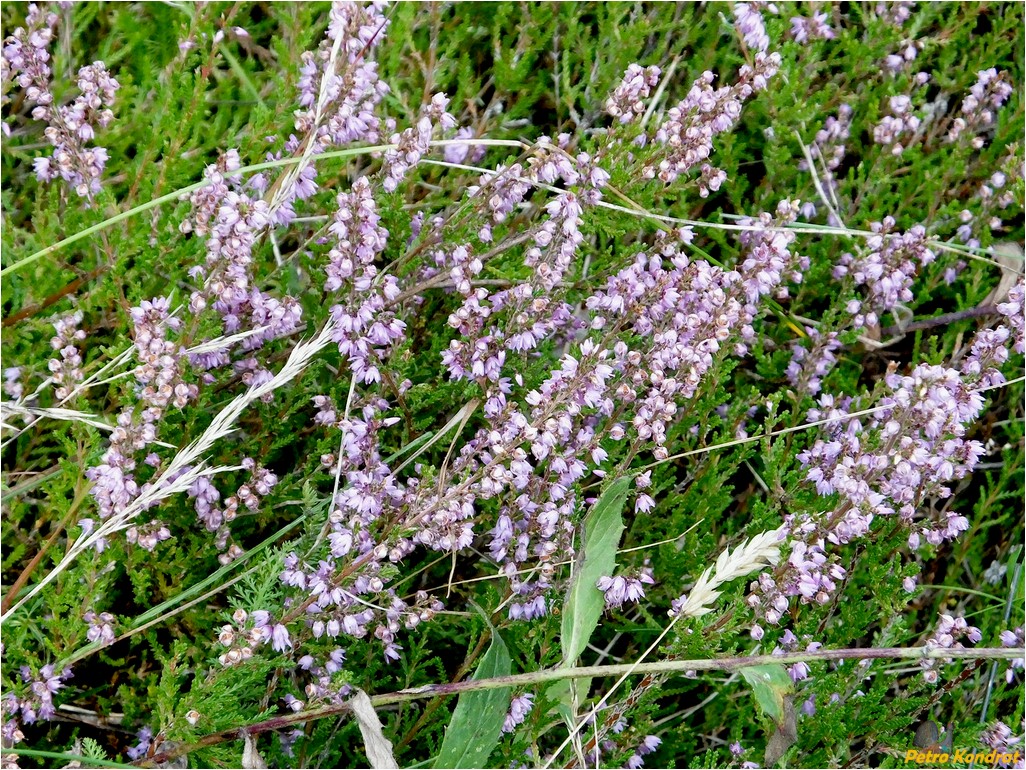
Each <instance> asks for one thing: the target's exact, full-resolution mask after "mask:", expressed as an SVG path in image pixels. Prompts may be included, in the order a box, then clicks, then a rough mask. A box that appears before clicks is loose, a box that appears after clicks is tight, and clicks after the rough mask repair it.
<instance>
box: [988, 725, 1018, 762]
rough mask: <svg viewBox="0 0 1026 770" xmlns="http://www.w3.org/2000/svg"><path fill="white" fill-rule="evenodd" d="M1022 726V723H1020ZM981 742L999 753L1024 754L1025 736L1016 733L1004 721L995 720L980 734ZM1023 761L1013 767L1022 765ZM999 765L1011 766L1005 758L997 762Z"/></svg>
mask: <svg viewBox="0 0 1026 770" xmlns="http://www.w3.org/2000/svg"><path fill="white" fill-rule="evenodd" d="M1020 726H1021V725H1020ZM980 743H982V744H983V745H984V746H987V747H988V748H991V749H994V750H995V751H996V752H998V753H999V754H1006V755H1009V756H1013V757H1014V756H1015V755H1016V754H1019V755H1020V756H1021V755H1022V751H1023V746H1024V744H1023V736H1022V735H1016V734H1015V733H1014V732H1012V728H1011V727H1009V726H1008V725H1006V724H1005V723H1004V722H1000V721H998V722H995V723H994V724H992V725H991V726H990V727H988V728H987V729H986V730H984V731H983V732H982V733H981V734H980ZM1022 764H1023V763H1022V761H1021V760H1020V761H1018V762H1016V763H1015V764H1014V765H1011V766H1012V767H1022ZM997 766H998V767H1009V763H1008V762H1005V761H1003V760H1001V761H999V762H998V763H997Z"/></svg>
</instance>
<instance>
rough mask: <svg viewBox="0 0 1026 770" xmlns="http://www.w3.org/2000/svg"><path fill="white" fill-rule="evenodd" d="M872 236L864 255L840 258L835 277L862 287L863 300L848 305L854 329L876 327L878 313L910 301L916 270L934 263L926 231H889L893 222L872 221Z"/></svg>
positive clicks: (888, 218) (918, 229) (889, 218)
mask: <svg viewBox="0 0 1026 770" xmlns="http://www.w3.org/2000/svg"><path fill="white" fill-rule="evenodd" d="M870 229H871V230H872V231H873V233H874V235H873V236H871V237H869V238H867V239H866V244H865V249H866V253H865V254H862V255H859V256H855V255H852V254H850V253H845V254H842V255H841V259H840V261H839V263H838V264H837V266H836V267H835V268H834V278H837V279H838V280H840V279H841V278H843V277H845V276H850V277H851V278H852V280H853V281H854V283H855V285H856V286H864V287H865V289H866V296H865V299H864V300H862V301H860V300H852V301H850V302H849V303H848V312H849V313H851V314H852V316H853V323H854V325H855V326H856V327H862V326H869V327H874V326H878V325H879V323H880V318H879V314H880V313H882V312H884V311H887V310H893V309H894V308H896V307H897V306H898V305H899V304H907V303H909V302H911V301H912V297H913V294H912V282H913V280H914V279H915V276H916V274H917V273H918V272H919V269H920V268H921V267H922V266H924V265H928V264H930V263H931V262H933V261H934V259H935V258H936V255H935V254H934V252H933V251H932V250H931V249H930V248H929V245H928V238H927V236H926V228H924V227H923V226H922V225H916V226H914V227H913V228H912V229H911V230H909V231H907V232H905V233H896V232H892V231H893V229H894V220H893V219H892V218H891V217H887V218H885V219H884V221H883V222H872V223H871V224H870Z"/></svg>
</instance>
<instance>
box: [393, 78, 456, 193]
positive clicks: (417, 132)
mask: <svg viewBox="0 0 1026 770" xmlns="http://www.w3.org/2000/svg"><path fill="white" fill-rule="evenodd" d="M448 106H449V99H448V98H446V96H445V94H435V95H434V96H433V97H431V103H430V104H428V105H426V106H425V107H424V109H423V111H422V113H421V116H420V119H419V120H418V121H417V125H415V126H412V127H410V128H407V129H406V130H405V131H403V132H402V133H401V134H393V135H392V137H391V138H390V139H389V141H390V142H391V143H392V144H393V145H395V147H394V148H391V149H388V150H386V151H385V157H384V166H385V177H384V179H383V180H382V182H381V186H382V187H383V188H384V189H385V192H394V191H395V188H396V187H398V186H399V182H401V181H402V180H403V177H405V176H406V174H407V173H408V172H409V170H410V169H411V168H413V167H414V166H416V165H417V163H418V162H419V161H420V159H421V158H422V157H423V155H424V153H426V152H427V151H428V147H429V146H430V143H431V137H432V135H433V134H434V131H435V126H441V127H442V129H443V130H446V129H450V128H455V127H456V118H454V117H453V116H452V115H450V114H449V113H448V112H446V108H448Z"/></svg>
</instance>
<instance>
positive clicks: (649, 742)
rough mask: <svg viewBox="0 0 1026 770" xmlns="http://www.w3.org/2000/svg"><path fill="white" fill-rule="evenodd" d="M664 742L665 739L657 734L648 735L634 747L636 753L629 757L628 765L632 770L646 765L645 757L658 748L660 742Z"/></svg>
mask: <svg viewBox="0 0 1026 770" xmlns="http://www.w3.org/2000/svg"><path fill="white" fill-rule="evenodd" d="M662 742H663V739H662V738H660V737H658V736H656V735H646V736H645V739H644V740H643V741H642V742H641V743H640V745H638V747H637V748H636V749H634V753H633V754H632V755H631V756H630V757H628V758H627V767H629V768H631V770H637V768H639V767H644V766H645V760H644V757H645V755H646V754H651V753H652V752H653V751H655V750H656V749H657V748H659V744H661V743H662Z"/></svg>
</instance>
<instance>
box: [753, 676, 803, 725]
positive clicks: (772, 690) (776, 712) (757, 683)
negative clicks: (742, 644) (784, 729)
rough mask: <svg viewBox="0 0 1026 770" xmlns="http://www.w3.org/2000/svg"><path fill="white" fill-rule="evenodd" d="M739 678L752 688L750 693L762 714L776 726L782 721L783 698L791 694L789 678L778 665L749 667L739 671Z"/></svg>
mask: <svg viewBox="0 0 1026 770" xmlns="http://www.w3.org/2000/svg"><path fill="white" fill-rule="evenodd" d="M741 676H743V677H744V679H745V681H746V682H748V684H749V685H751V687H752V693H753V694H754V695H755V700H756V701H757V702H758V704H759V708H761V709H762V711H763V713H764V714H766V716H768V717H769V718H770V719H772V720H773V721H774V722H775V723H776V724H778V725H779V724H780V723H781V722H783V721H784V696H786V695H787V694H788V693H790V692H791V689H792V686H793V685H792V682H791V677H790V676H788V674H787V669H786V668H784V666H783V665H781V664H780V663H769V664H767V665H765V666H750V667H749V668H743V669H741Z"/></svg>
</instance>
